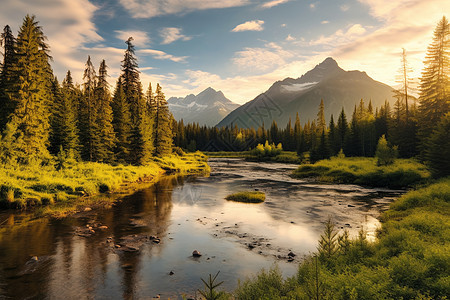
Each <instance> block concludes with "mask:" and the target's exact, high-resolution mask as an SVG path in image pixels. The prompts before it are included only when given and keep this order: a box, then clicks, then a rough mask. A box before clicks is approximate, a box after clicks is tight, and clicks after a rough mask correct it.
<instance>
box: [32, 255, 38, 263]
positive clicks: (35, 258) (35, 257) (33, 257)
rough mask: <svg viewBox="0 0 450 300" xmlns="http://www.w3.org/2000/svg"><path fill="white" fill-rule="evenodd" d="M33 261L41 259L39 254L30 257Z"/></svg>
mask: <svg viewBox="0 0 450 300" xmlns="http://www.w3.org/2000/svg"><path fill="white" fill-rule="evenodd" d="M30 260H31V261H32V262H36V261H39V258H38V257H37V256H32V257H31V259H30Z"/></svg>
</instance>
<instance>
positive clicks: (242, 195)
mask: <svg viewBox="0 0 450 300" xmlns="http://www.w3.org/2000/svg"><path fill="white" fill-rule="evenodd" d="M225 199H227V200H232V201H237V202H245V203H261V202H264V200H266V194H265V193H263V192H259V191H252V192H238V193H234V194H231V195H228V196H227V197H226V198H225Z"/></svg>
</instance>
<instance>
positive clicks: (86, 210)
mask: <svg viewBox="0 0 450 300" xmlns="http://www.w3.org/2000/svg"><path fill="white" fill-rule="evenodd" d="M91 210H92V208H90V207H86V208H85V209H84V211H85V212H88V211H91Z"/></svg>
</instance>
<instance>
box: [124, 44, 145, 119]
mask: <svg viewBox="0 0 450 300" xmlns="http://www.w3.org/2000/svg"><path fill="white" fill-rule="evenodd" d="M132 41H133V38H132V37H130V38H128V40H127V41H126V42H125V44H127V50H125V55H124V58H123V60H122V75H121V79H122V81H121V82H122V86H123V92H124V93H125V97H126V99H127V101H128V104H129V106H130V112H131V122H132V124H136V123H137V117H138V115H139V109H140V105H141V104H140V102H141V98H142V85H141V82H140V79H139V71H138V63H137V59H136V57H135V52H134V45H133V43H132Z"/></svg>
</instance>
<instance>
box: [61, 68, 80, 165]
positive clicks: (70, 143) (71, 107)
mask: <svg viewBox="0 0 450 300" xmlns="http://www.w3.org/2000/svg"><path fill="white" fill-rule="evenodd" d="M61 94H62V102H61V106H60V110H59V113H60V115H59V118H60V120H59V122H58V126H59V130H60V141H61V146H62V147H63V149H64V151H65V152H66V153H67V154H70V153H72V155H73V156H74V157H75V158H77V157H78V156H79V151H80V141H79V136H78V134H79V132H78V126H77V125H78V124H77V103H78V101H79V100H78V97H79V93H78V92H77V89H76V88H75V86H74V85H73V79H72V74H71V73H70V71H67V74H66V77H65V78H64V80H63V82H62V89H61Z"/></svg>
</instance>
